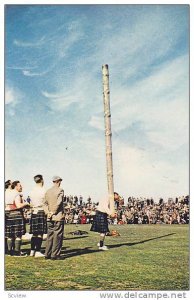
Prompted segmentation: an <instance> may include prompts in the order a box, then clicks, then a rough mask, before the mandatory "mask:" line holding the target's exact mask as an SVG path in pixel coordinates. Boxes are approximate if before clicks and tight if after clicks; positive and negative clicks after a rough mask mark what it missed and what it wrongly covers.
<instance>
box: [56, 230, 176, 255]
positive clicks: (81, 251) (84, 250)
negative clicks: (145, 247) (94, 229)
mask: <svg viewBox="0 0 194 300" xmlns="http://www.w3.org/2000/svg"><path fill="white" fill-rule="evenodd" d="M174 234H176V233H169V234H166V235H162V236H158V237H154V238H151V239H147V240H143V241H140V242H135V243H122V244H114V245H109V246H108V248H109V249H112V248H117V247H122V246H129V247H132V246H134V245H138V244H144V243H147V242H150V241H153V240H157V239H161V238H164V237H167V236H171V235H174ZM95 252H99V249H96V250H94V249H92V247H86V248H81V249H79V248H77V249H70V250H67V251H65V249H64V248H62V251H61V256H62V258H63V259H67V258H71V257H74V256H78V255H83V254H91V253H95Z"/></svg>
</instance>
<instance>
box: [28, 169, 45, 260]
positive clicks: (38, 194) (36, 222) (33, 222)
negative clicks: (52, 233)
mask: <svg viewBox="0 0 194 300" xmlns="http://www.w3.org/2000/svg"><path fill="white" fill-rule="evenodd" d="M34 181H35V183H36V185H35V187H34V189H33V190H32V191H31V192H30V194H29V196H30V199H31V203H30V204H31V207H32V214H31V219H30V233H31V234H32V238H31V251H30V256H34V257H44V254H42V253H41V252H40V250H41V245H42V240H43V234H44V233H47V220H46V215H45V212H44V208H43V200H44V197H45V192H46V191H45V188H44V180H43V176H42V175H36V176H34Z"/></svg>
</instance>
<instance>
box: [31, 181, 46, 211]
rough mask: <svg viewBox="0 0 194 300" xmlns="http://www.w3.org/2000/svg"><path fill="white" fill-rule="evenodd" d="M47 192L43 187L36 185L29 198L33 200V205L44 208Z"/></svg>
mask: <svg viewBox="0 0 194 300" xmlns="http://www.w3.org/2000/svg"><path fill="white" fill-rule="evenodd" d="M45 193H46V190H45V188H44V187H43V186H39V185H36V186H35V187H34V188H33V190H32V191H31V192H30V194H29V196H30V199H31V205H32V206H33V207H34V208H36V207H43V200H44V196H45Z"/></svg>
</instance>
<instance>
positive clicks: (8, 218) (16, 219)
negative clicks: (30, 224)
mask: <svg viewBox="0 0 194 300" xmlns="http://www.w3.org/2000/svg"><path fill="white" fill-rule="evenodd" d="M25 233H26V226H25V220H24V216H23V212H22V210H10V211H6V212H5V236H6V237H7V238H16V237H21V236H22V235H24V234H25Z"/></svg>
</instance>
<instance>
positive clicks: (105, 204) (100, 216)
mask: <svg viewBox="0 0 194 300" xmlns="http://www.w3.org/2000/svg"><path fill="white" fill-rule="evenodd" d="M117 199H119V195H118V193H116V192H115V193H114V200H115V201H117ZM108 216H111V217H115V214H114V215H112V213H111V211H110V208H109V199H108V198H105V199H102V200H101V201H100V202H99V204H98V206H97V209H96V215H95V216H94V219H93V224H92V227H91V229H90V230H91V231H95V232H99V233H100V242H99V243H98V244H97V246H98V247H99V250H103V251H106V250H108V247H107V246H105V245H104V240H105V236H106V233H107V232H110V230H109V228H108Z"/></svg>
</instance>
